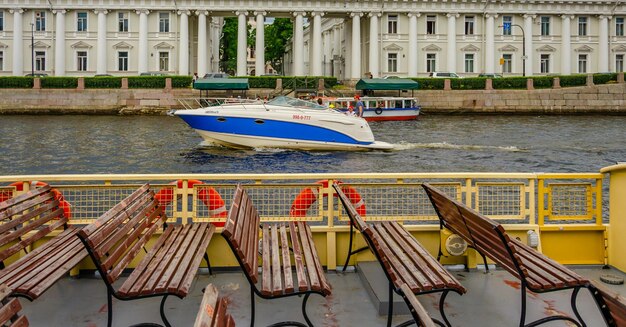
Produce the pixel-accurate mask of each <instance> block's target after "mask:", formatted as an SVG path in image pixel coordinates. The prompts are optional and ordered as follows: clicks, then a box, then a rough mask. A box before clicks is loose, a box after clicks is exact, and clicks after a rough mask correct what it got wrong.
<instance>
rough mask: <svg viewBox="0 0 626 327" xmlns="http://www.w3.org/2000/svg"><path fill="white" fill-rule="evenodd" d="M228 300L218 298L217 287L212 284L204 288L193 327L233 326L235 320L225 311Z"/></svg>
mask: <svg viewBox="0 0 626 327" xmlns="http://www.w3.org/2000/svg"><path fill="white" fill-rule="evenodd" d="M227 306H228V301H227V300H226V299H225V298H218V292H217V288H215V286H213V284H209V285H207V287H206V288H205V289H204V296H203V297H202V303H201V304H200V310H199V311H198V316H197V317H196V322H195V323H194V325H193V326H194V327H234V326H235V320H233V317H232V316H231V315H230V314H228V313H226V307H227Z"/></svg>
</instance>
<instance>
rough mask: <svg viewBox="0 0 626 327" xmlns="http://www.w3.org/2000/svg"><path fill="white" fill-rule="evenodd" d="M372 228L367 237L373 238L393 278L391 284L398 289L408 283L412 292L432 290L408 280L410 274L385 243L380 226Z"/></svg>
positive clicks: (429, 286)
mask: <svg viewBox="0 0 626 327" xmlns="http://www.w3.org/2000/svg"><path fill="white" fill-rule="evenodd" d="M371 227H372V228H370V229H369V231H368V232H367V235H368V236H369V237H370V238H371V240H372V242H373V245H374V249H373V250H375V251H376V252H377V253H378V255H379V256H380V258H381V259H382V260H383V264H384V266H385V270H386V271H387V272H393V273H390V274H389V275H390V276H389V277H391V279H392V280H391V282H392V283H393V284H394V286H395V287H396V288H397V287H398V286H399V285H401V284H403V283H406V284H407V285H409V287H410V288H411V290H418V289H420V288H422V287H424V290H425V291H428V290H431V289H432V286H431V285H423V286H420V285H418V283H417V281H416V280H415V279H413V278H408V275H409V272H408V271H407V270H406V268H405V267H404V266H403V265H402V264H401V263H400V261H399V260H398V258H397V257H396V256H395V255H394V254H393V253H392V251H391V249H389V246H388V245H387V244H386V243H385V242H384V241H383V240H385V238H384V237H383V235H381V234H380V230H379V228H378V227H380V226H379V225H372V226H371ZM422 282H423V281H422Z"/></svg>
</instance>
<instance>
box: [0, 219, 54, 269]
mask: <svg viewBox="0 0 626 327" xmlns="http://www.w3.org/2000/svg"><path fill="white" fill-rule="evenodd" d="M62 215H63V209H61V208H57V209H56V210H55V211H53V212H48V213H46V214H45V215H43V216H41V217H40V218H39V219H36V220H35V221H32V220H31V221H29V222H28V223H27V224H25V225H22V226H21V227H20V228H19V229H18V230H16V231H13V232H11V233H9V234H5V235H4V236H3V237H2V244H3V245H4V244H8V243H10V242H12V241H15V240H19V241H18V242H16V243H15V244H13V245H11V246H9V247H8V248H6V249H4V250H3V251H1V252H0V261H4V260H5V259H6V258H8V257H10V256H11V255H13V254H15V253H17V252H19V251H21V250H22V249H24V248H25V247H27V246H29V245H31V244H33V243H35V242H36V241H38V240H40V239H41V238H42V237H44V236H46V235H48V234H50V232H52V231H53V230H55V229H57V228H60V227H62V226H63V225H65V223H66V220H56V221H54V220H53V219H54V218H55V217H61V216H62ZM31 218H32V217H31ZM50 221H52V223H50V224H49V225H45V224H46V223H48V222H50ZM35 230H36V232H34V233H31V234H30V235H29V234H28V233H30V232H32V231H35ZM24 235H27V236H26V237H23V236H24Z"/></svg>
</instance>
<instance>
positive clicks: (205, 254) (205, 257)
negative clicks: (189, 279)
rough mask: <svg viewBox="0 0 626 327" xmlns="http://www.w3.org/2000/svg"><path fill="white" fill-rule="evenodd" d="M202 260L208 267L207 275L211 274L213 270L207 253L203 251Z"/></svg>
mask: <svg viewBox="0 0 626 327" xmlns="http://www.w3.org/2000/svg"><path fill="white" fill-rule="evenodd" d="M204 261H206V265H207V267H208V268H209V275H213V270H212V269H211V261H209V255H208V254H207V253H206V252H204Z"/></svg>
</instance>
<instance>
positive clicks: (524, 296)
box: [519, 283, 526, 327]
mask: <svg viewBox="0 0 626 327" xmlns="http://www.w3.org/2000/svg"><path fill="white" fill-rule="evenodd" d="M521 291H522V314H521V317H520V321H519V326H520V327H524V323H525V322H526V285H525V284H524V283H522V287H521Z"/></svg>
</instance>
